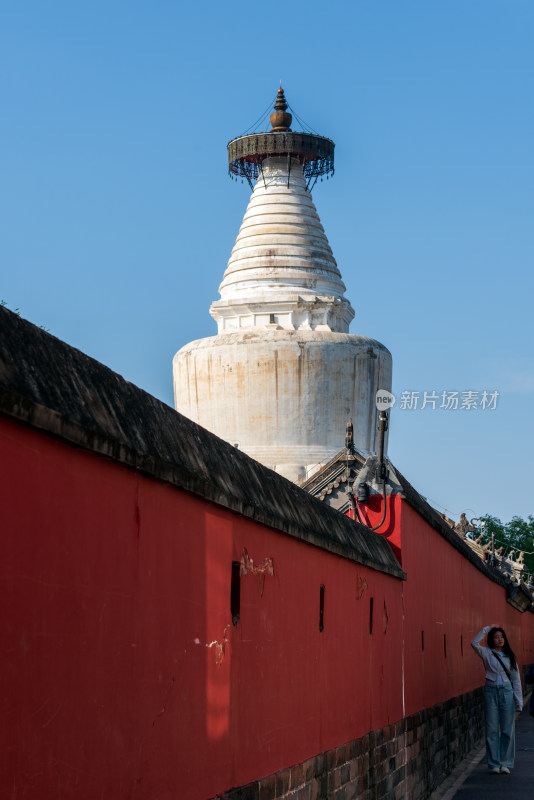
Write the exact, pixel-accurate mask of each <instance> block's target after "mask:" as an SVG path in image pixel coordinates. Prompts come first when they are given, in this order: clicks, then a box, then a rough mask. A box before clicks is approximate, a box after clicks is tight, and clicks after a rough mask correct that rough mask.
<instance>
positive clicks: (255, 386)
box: [173, 92, 391, 482]
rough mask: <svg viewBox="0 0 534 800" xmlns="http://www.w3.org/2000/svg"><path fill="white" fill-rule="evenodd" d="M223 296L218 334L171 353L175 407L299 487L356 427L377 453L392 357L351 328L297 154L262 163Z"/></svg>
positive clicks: (364, 447) (217, 311) (215, 310)
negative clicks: (380, 406) (381, 396)
mask: <svg viewBox="0 0 534 800" xmlns="http://www.w3.org/2000/svg"><path fill="white" fill-rule="evenodd" d="M279 95H280V92H279ZM282 99H283V93H282ZM282 108H283V106H282ZM275 109H276V106H275ZM282 116H284V115H282ZM285 116H287V117H289V122H288V123H287V125H289V124H290V120H291V117H290V115H285ZM271 122H272V124H273V131H276V130H282V129H281V128H277V127H274V125H275V123H273V116H272V117H271ZM277 124H281V123H277ZM283 124H286V123H283ZM283 130H289V128H284V129H283ZM328 141H329V140H328ZM219 291H220V300H217V301H215V302H214V303H213V304H212V306H211V309H210V313H211V315H212V316H213V317H214V319H215V320H216V322H217V325H218V334H217V335H216V336H212V337H210V338H207V339H200V340H197V341H194V342H191V343H190V344H188V345H186V346H185V347H183V348H182V349H181V350H179V351H178V353H177V354H176V355H175V357H174V366H173V371H174V393H175V404H176V409H177V410H178V411H179V412H181V413H182V414H184V415H185V416H187V417H189V418H190V419H193V420H194V421H195V422H198V423H199V424H200V425H202V426H203V427H205V428H207V429H208V430H210V431H212V432H213V433H215V434H217V435H218V436H220V437H221V438H222V439H225V440H226V441H228V442H230V443H231V444H234V445H236V446H238V447H239V448H240V449H241V450H243V451H245V452H246V453H248V454H249V455H250V456H252V457H253V458H255V459H257V460H258V461H260V462H262V463H263V464H265V465H266V466H268V467H271V468H272V469H274V470H276V471H277V472H280V473H281V474H283V475H285V476H286V477H288V478H290V479H291V480H293V481H297V482H300V481H302V480H304V479H306V478H308V477H310V476H311V475H312V474H313V473H314V472H316V471H317V470H318V469H320V466H321V464H322V463H325V462H326V461H328V460H329V459H331V458H332V457H333V456H334V455H336V454H337V453H338V452H339V450H340V449H341V448H342V447H343V445H344V441H345V428H346V424H347V422H348V421H349V420H352V422H353V425H354V444H355V446H356V448H357V449H358V450H359V451H360V452H362V453H364V454H366V453H372V452H376V451H377V449H378V412H377V409H376V406H375V395H376V392H377V390H378V389H387V390H391V355H390V353H389V351H388V350H387V349H386V348H385V347H384V346H383V345H381V344H380V343H379V342H376V341H374V340H372V339H368V338H367V337H364V336H356V335H351V334H350V333H348V329H349V323H350V322H351V320H352V318H353V317H354V311H353V310H352V307H351V305H350V303H349V301H348V300H347V299H346V298H345V297H344V291H345V286H344V284H343V281H342V279H341V274H340V272H339V269H338V267H337V264H336V261H335V259H334V256H333V254H332V250H331V248H330V245H329V244H328V240H327V238H326V236H325V233H324V230H323V227H322V225H321V222H320V219H319V216H318V214H317V211H316V209H315V205H314V203H313V200H312V197H311V194H310V192H309V191H308V189H307V187H306V182H305V178H304V174H303V170H302V167H301V166H300V164H299V162H298V160H297V159H295V158H292V159H291V160H289V158H288V156H287V155H286V156H283V157H269V158H264V159H263V163H262V169H260V172H259V177H258V179H257V181H256V185H255V187H254V191H253V194H252V196H251V199H250V202H249V204H248V208H247V210H246V213H245V217H244V219H243V224H242V225H241V228H240V230H239V234H238V236H237V239H236V243H235V246H234V248H233V250H232V253H231V256H230V259H229V261H228V266H227V268H226V271H225V273H224V276H223V281H222V283H221V286H220V289H219Z"/></svg>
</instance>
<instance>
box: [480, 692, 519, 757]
mask: <svg viewBox="0 0 534 800" xmlns="http://www.w3.org/2000/svg"><path fill="white" fill-rule="evenodd" d="M484 710H485V712H486V757H487V759H488V767H489V768H490V769H492V768H493V767H509V768H512V767H513V766H514V758H515V708H514V691H513V689H512V687H511V685H510V684H509V683H508V684H505V685H504V686H488V685H487V684H486V686H484Z"/></svg>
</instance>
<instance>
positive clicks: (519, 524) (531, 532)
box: [480, 514, 534, 575]
mask: <svg viewBox="0 0 534 800" xmlns="http://www.w3.org/2000/svg"><path fill="white" fill-rule="evenodd" d="M480 520H481V522H483V523H484V528H483V529H482V530H481V532H483V533H484V541H485V542H488V541H490V540H491V537H492V534H493V535H494V536H495V549H498V548H499V547H504V548H505V550H504V551H503V555H507V554H508V553H509V552H510V551H511V550H514V551H515V552H514V558H515V559H516V560H517V558H518V557H519V552H520V551H521V550H522V551H523V552H524V554H525V555H524V560H525V566H526V568H527V571H528V572H529V573H530V574H531V575H534V517H533V516H532V515H531V514H529V516H528V519H523V518H522V517H512V519H511V520H510V522H507V523H506V524H504V523H503V522H501V520H500V519H498V518H497V517H492V516H491V514H486V515H485V516H483V517H480Z"/></svg>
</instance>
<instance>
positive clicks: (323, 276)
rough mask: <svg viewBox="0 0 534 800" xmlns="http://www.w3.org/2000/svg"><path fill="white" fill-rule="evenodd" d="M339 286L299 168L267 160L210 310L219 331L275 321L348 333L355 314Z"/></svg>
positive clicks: (299, 327) (284, 161)
mask: <svg viewBox="0 0 534 800" xmlns="http://www.w3.org/2000/svg"><path fill="white" fill-rule="evenodd" d="M344 291H345V286H344V284H343V281H342V280H341V275H340V272H339V270H338V268H337V264H336V261H335V259H334V256H333V254H332V250H331V248H330V245H329V244H328V239H327V238H326V236H325V232H324V230H323V226H322V225H321V221H320V219H319V215H318V214H317V211H316V209H315V205H314V203H313V200H312V196H311V194H310V192H309V191H308V189H307V187H306V181H305V178H304V174H303V171H302V167H301V166H300V164H299V163H298V161H297V160H296V159H291V162H290V163H288V159H287V158H268V159H265V161H264V162H263V170H262V173H260V177H259V178H258V180H257V182H256V186H255V188H254V192H253V194H252V197H251V199H250V202H249V205H248V208H247V211H246V213H245V217H244V219H243V224H242V225H241V228H240V230H239V234H238V237H237V240H236V243H235V246H234V249H233V250H232V254H231V256H230V260H229V261H228V266H227V268H226V272H225V273H224V277H223V281H222V283H221V285H220V287H219V292H220V295H221V299H220V300H218V301H216V302H215V303H213V304H212V306H211V309H210V313H211V315H212V317H213V318H214V319H215V320H216V321H217V324H218V328H219V333H223V332H226V331H236V330H240V329H243V328H257V327H265V326H266V325H272V324H275V325H279V326H280V327H282V328H284V329H285V330H317V331H339V332H347V331H348V329H349V324H350V321H351V320H352V318H353V317H354V311H353V310H352V308H351V305H350V303H349V301H348V300H347V299H346V298H345V297H344V296H343V293H344Z"/></svg>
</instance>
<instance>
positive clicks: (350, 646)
mask: <svg viewBox="0 0 534 800" xmlns="http://www.w3.org/2000/svg"><path fill="white" fill-rule="evenodd" d="M0 454H1V458H0V473H1V474H0V492H1V509H2V536H1V545H0V547H1V552H0V564H1V567H0V592H1V595H0V599H1V602H2V610H3V613H2V616H1V619H0V636H1V639H0V640H1V642H2V647H3V657H2V660H1V664H0V698H1V702H2V708H1V720H2V722H1V725H2V729H1V730H2V738H1V742H0V745H1V748H0V750H1V755H0V764H1V772H0V795H1V796H2V797H24V798H27V799H28V800H33V799H34V798H35V800H37V799H38V800H52V799H53V800H60V799H61V798H72V797H76V798H78V800H85V799H87V800H94V798H97V797H98V798H99V799H100V798H102V800H106V799H107V798H110V800H111V798H113V800H117V798H135V800H139V799H144V798H146V799H147V800H148V798H151V799H152V798H156V797H157V798H158V800H170V798H173V800H175V798H176V797H180V798H181V800H204V799H205V798H210V797H213V796H214V795H215V794H217V793H219V792H222V791H224V790H225V789H228V788H230V787H231V786H232V785H234V786H238V785H242V784H245V783H247V782H250V781H251V780H253V779H257V778H259V777H261V776H263V775H267V774H270V773H271V772H274V771H276V770H279V769H281V768H283V767H285V766H289V765H291V764H294V763H298V762H300V761H303V760H305V759H306V758H308V757H310V756H312V755H314V754H316V753H318V752H322V751H324V750H327V749H330V748H332V747H334V746H336V745H338V744H342V743H344V742H345V741H348V740H350V739H354V738H357V737H359V736H361V735H363V734H365V733H366V732H367V731H369V730H372V729H376V728H380V727H382V726H383V725H385V724H388V723H391V722H394V721H396V720H398V719H399V718H401V717H402V716H404V714H406V713H410V712H411V711H414V710H417V709H420V708H423V707H426V706H430V705H433V704H434V703H436V702H438V701H440V700H442V699H445V698H448V697H451V696H453V695H454V694H457V693H460V692H463V691H466V690H467V689H471V688H473V687H474V686H477V685H480V684H481V682H482V671H481V667H480V663H477V662H478V660H477V659H476V657H475V655H474V654H472V653H471V651H470V648H469V639H470V638H471V637H472V635H473V634H474V633H475V632H476V631H477V630H478V628H479V627H481V626H482V624H485V623H486V622H488V621H489V622H493V621H497V622H501V621H502V622H504V623H505V624H506V626H507V628H509V629H510V630H511V631H513V635H512V638H513V640H514V643H515V641H516V640H519V638H520V635H521V632H520V631H521V625H522V624H523V626H524V627H525V628H526V625H525V623H524V621H523V618H526V617H529V620H528V621H529V622H530V619H531V618H532V617H531V615H530V614H528V615H527V614H525V615H522V616H521V615H520V614H519V613H518V612H515V611H513V609H511V607H510V606H507V605H506V604H505V603H504V590H503V589H501V588H500V587H498V586H496V585H495V584H492V583H490V582H489V581H488V580H487V579H485V578H484V577H483V576H482V574H481V573H480V572H478V571H477V570H476V569H475V568H474V567H473V566H472V565H470V564H469V563H468V562H467V561H466V560H465V559H463V558H462V556H460V554H458V553H457V552H456V551H454V550H453V548H451V547H450V545H448V544H447V543H446V542H445V541H444V540H443V539H441V537H439V536H438V535H437V534H436V533H435V532H434V531H433V530H432V529H431V528H430V527H429V526H428V525H427V524H426V523H425V522H424V521H423V520H421V519H420V518H419V517H418V515H417V514H415V512H413V511H412V509H410V508H409V507H408V506H407V505H406V504H405V503H401V501H400V500H399V499H398V498H396V499H394V500H393V503H394V505H395V508H394V511H395V517H394V518H395V520H396V522H395V525H397V526H399V527H398V529H397V528H395V526H393V528H394V532H395V535H396V536H398V537H399V540H400V539H401V538H402V541H401V546H402V557H403V567H404V569H405V570H406V571H407V572H408V581H407V582H402V581H399V580H397V579H395V578H391V577H388V576H386V575H383V574H381V573H379V572H377V571H374V570H371V569H366V568H365V567H361V566H359V565H357V564H355V563H353V562H350V561H348V560H346V559H342V558H340V557H337V556H335V555H331V554H329V553H327V552H326V551H323V550H320V549H318V548H315V547H312V546H310V545H307V544H305V543H303V542H300V541H298V540H295V539H292V538H291V537H289V536H286V535H283V534H280V533H277V532H276V531H273V530H271V529H269V528H266V527H264V526H261V525H259V524H257V523H255V522H252V521H250V520H248V519H246V518H243V517H240V516H238V515H237V514H233V513H231V512H229V511H226V510H224V509H222V508H219V507H217V506H215V505H214V504H212V503H209V502H207V501H204V500H202V499H199V498H196V497H194V496H192V495H189V494H187V493H185V492H183V491H180V490H178V489H176V488H174V487H172V486H169V485H166V484H162V483H160V482H158V481H156V480H153V479H150V478H146V477H143V476H141V475H139V474H137V473H136V472H135V471H133V470H130V469H127V468H125V467H122V466H120V465H117V464H115V463H113V462H111V461H108V460H106V459H104V458H101V457H99V456H96V455H93V454H91V453H88V452H86V451H83V450H81V449H76V448H74V447H70V446H69V445H66V444H63V443H61V442H60V441H57V440H54V439H52V438H49V437H46V436H43V435H41V434H39V433H37V432H34V431H32V430H30V429H27V428H24V427H22V426H20V425H17V424H16V423H13V422H11V421H9V420H6V419H0ZM400 532H402V537H401V536H400ZM244 548H246V550H247V551H248V554H249V556H250V557H251V558H252V559H253V560H254V563H255V564H256V565H258V564H259V563H260V562H262V561H263V560H264V559H265V558H271V559H273V563H274V575H273V576H269V575H267V576H266V578H265V584H264V591H263V596H262V595H261V594H260V590H259V586H258V582H257V580H256V578H255V576H254V575H253V574H250V573H249V574H247V575H245V576H242V577H241V610H240V620H239V623H238V625H237V627H234V626H233V625H232V622H231V616H230V583H231V565H232V561H239V560H240V559H241V557H242V554H243V550H244ZM321 585H324V586H325V605H324V630H323V632H322V633H321V632H320V631H319V592H320V586H321ZM371 598H372V600H373V603H372V606H373V620H372V633H371V632H370V601H371ZM473 608H474V609H475V611H473V610H472V609H473ZM503 617H504V619H503ZM421 629H424V630H425V652H424V654H421V650H420V631H421ZM443 632H445V633H446V634H447V640H448V652H447V659H444V658H443V657H442V634H443ZM523 633H524V635H525V633H527V634H528V635H529V636H531V630H528V631H523ZM460 635H463V636H464V652H463V656H461V654H460V649H459V637H460ZM449 637H450V643H449ZM404 639H405V644H404V645H403V640H404ZM225 640H226V641H225ZM217 643H218V644H219V647H218V646H217ZM223 643H224V651H223V648H222V647H221V645H222V644H223ZM403 647H405V651H404V691H403ZM218 651H219V654H220V655H221V658H220V663H219V664H218V663H217V652H218ZM403 697H404V701H403Z"/></svg>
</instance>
